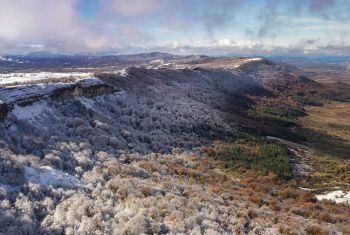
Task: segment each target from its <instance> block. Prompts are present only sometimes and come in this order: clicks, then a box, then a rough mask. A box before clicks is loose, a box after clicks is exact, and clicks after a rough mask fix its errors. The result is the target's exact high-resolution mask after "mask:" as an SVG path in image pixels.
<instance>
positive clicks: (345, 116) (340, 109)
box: [299, 102, 350, 142]
mask: <svg viewBox="0 0 350 235" xmlns="http://www.w3.org/2000/svg"><path fill="white" fill-rule="evenodd" d="M306 110H307V113H308V116H305V117H303V118H300V119H299V123H300V124H301V126H303V127H306V128H309V129H312V130H314V131H317V132H320V133H322V134H326V135H330V136H332V137H337V138H339V139H341V140H343V141H344V142H346V141H347V142H350V103H342V102H330V103H326V104H324V106H323V107H316V106H310V107H307V108H306Z"/></svg>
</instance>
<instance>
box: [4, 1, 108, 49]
mask: <svg viewBox="0 0 350 235" xmlns="http://www.w3.org/2000/svg"><path fill="white" fill-rule="evenodd" d="M75 4H76V1H75V0H60V1H56V0H26V1H20V0H2V1H1V2H0V9H1V10H0V44H1V45H3V47H12V48H14V50H19V51H21V50H26V49H27V50H33V49H40V50H45V49H52V48H54V49H55V50H59V51H66V52H68V51H69V52H74V51H88V50H103V49H104V48H105V47H106V45H107V43H108V40H107V38H106V37H107V36H106V35H99V34H98V33H96V32H94V30H92V29H91V27H89V25H87V24H84V23H83V22H82V20H81V19H80V17H79V14H78V12H77V10H76V8H75ZM0 50H1V48H0Z"/></svg>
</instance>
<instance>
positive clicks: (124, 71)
mask: <svg viewBox="0 0 350 235" xmlns="http://www.w3.org/2000/svg"><path fill="white" fill-rule="evenodd" d="M114 73H115V74H117V75H119V76H121V77H126V76H128V74H129V73H128V69H127V68H124V69H120V70H116V71H115V72H114Z"/></svg>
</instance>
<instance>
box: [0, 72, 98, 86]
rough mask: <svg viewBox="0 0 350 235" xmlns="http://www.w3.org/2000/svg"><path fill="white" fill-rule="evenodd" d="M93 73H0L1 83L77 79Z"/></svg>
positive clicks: (90, 75)
mask: <svg viewBox="0 0 350 235" xmlns="http://www.w3.org/2000/svg"><path fill="white" fill-rule="evenodd" d="M92 76H93V74H92V73H86V72H71V73H54V72H38V73H2V74H0V85H16V84H22V83H30V82H36V81H41V80H48V79H50V80H53V81H56V80H60V79H62V78H72V79H76V80H80V79H84V78H88V77H92Z"/></svg>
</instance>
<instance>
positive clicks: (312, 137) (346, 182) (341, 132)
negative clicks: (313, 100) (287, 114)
mask: <svg viewBox="0 0 350 235" xmlns="http://www.w3.org/2000/svg"><path fill="white" fill-rule="evenodd" d="M306 111H307V114H308V115H307V116H304V117H301V118H299V119H298V124H299V125H300V128H298V130H297V131H298V133H299V134H300V135H302V136H304V137H305V138H306V139H307V141H308V143H309V144H310V146H311V148H310V151H309V154H308V155H306V156H305V158H307V160H308V164H309V165H310V166H311V169H312V170H311V171H310V174H309V177H308V178H307V179H306V180H305V182H304V183H305V186H306V187H310V188H313V189H316V190H320V191H329V190H334V189H336V188H338V187H339V188H340V189H342V190H345V191H347V190H350V175H349V172H350V103H342V102H330V103H325V104H324V105H323V106H322V107H315V106H312V107H307V108H306Z"/></svg>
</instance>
